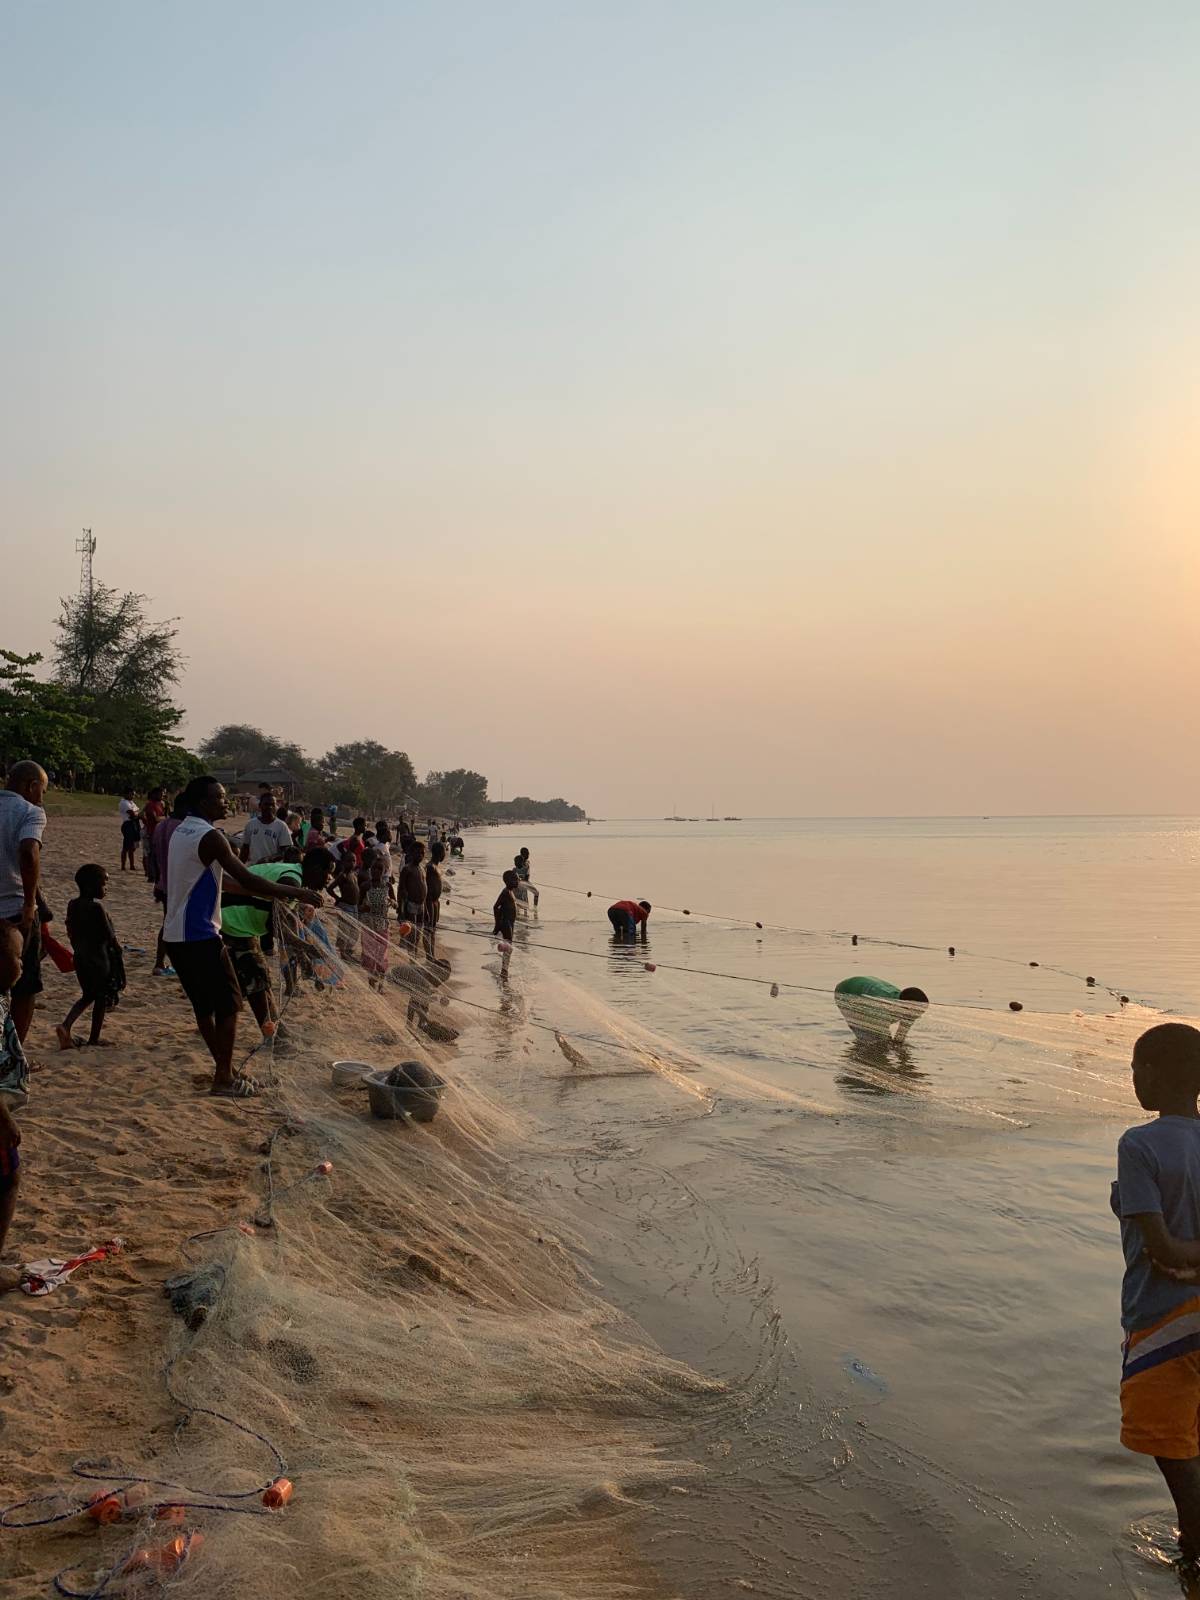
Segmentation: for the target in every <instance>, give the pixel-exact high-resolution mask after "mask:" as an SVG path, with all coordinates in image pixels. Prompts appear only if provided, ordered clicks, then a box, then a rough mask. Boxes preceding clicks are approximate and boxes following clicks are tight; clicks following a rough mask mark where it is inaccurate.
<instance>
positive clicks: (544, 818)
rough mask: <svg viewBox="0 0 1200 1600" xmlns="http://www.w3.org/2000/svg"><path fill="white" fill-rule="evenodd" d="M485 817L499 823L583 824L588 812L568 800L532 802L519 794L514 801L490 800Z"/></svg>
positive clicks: (527, 797) (557, 799)
mask: <svg viewBox="0 0 1200 1600" xmlns="http://www.w3.org/2000/svg"><path fill="white" fill-rule="evenodd" d="M485 815H487V816H488V817H491V818H494V819H495V820H496V821H497V822H583V821H585V820H586V818H587V812H586V811H585V810H584V809H583V807H582V806H575V805H572V804H571V803H570V801H568V800H563V799H561V798H556V799H554V800H531V799H530V798H529V796H528V795H525V794H519V795H517V796H515V798H513V799H512V800H489V801H488V804H487V809H486V812H485Z"/></svg>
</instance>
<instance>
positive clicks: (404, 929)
mask: <svg viewBox="0 0 1200 1600" xmlns="http://www.w3.org/2000/svg"><path fill="white" fill-rule="evenodd" d="M412 931H413V926H412V923H411V922H402V923H401V924H400V928H399V933H400V937H401V938H402V939H407V938H408V936H409V934H410V933H411V932H412Z"/></svg>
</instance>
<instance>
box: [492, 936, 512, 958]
mask: <svg viewBox="0 0 1200 1600" xmlns="http://www.w3.org/2000/svg"><path fill="white" fill-rule="evenodd" d="M496 949H497V950H499V952H500V954H501V955H502V956H510V955H512V945H511V944H509V942H508V940H507V939H499V940H497V942H496Z"/></svg>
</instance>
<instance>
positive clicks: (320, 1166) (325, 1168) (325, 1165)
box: [313, 1161, 333, 1178]
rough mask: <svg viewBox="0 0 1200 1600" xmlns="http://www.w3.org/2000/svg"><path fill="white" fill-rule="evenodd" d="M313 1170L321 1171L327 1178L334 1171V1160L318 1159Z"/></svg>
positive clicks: (323, 1176)
mask: <svg viewBox="0 0 1200 1600" xmlns="http://www.w3.org/2000/svg"><path fill="white" fill-rule="evenodd" d="M313 1171H314V1172H317V1173H319V1174H320V1175H321V1177H322V1178H327V1177H328V1176H329V1174H330V1173H331V1172H332V1171H333V1162H332V1161H318V1162H317V1164H316V1166H315V1167H314V1168H313Z"/></svg>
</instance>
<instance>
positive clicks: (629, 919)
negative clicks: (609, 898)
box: [608, 900, 653, 939]
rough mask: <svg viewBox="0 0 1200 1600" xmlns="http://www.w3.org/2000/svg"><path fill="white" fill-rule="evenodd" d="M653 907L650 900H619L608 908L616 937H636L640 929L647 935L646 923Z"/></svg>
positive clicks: (643, 935)
mask: <svg viewBox="0 0 1200 1600" xmlns="http://www.w3.org/2000/svg"><path fill="white" fill-rule="evenodd" d="M652 909H653V907H652V906H651V904H650V902H649V900H618V901H617V902H616V904H615V905H611V906H609V908H608V920H609V921H610V922H611V923H612V930H613V938H614V939H635V938H636V937H637V932H638V929H639V928H640V929H641V930H642V938H643V939H644V938H645V937H646V923H647V922H648V920H649V918H650V912H651V910H652Z"/></svg>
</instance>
